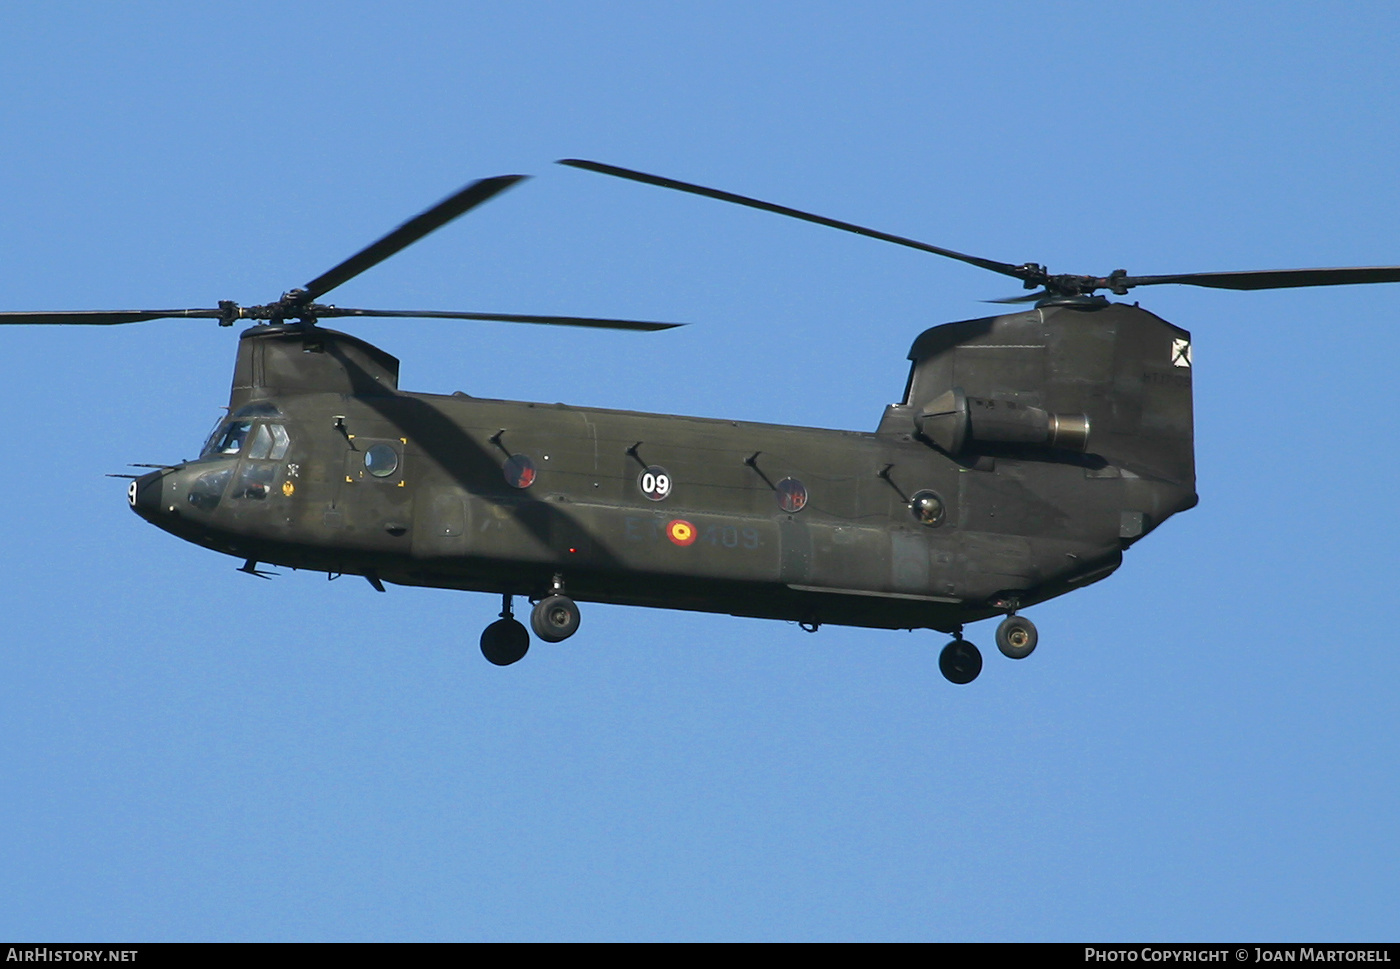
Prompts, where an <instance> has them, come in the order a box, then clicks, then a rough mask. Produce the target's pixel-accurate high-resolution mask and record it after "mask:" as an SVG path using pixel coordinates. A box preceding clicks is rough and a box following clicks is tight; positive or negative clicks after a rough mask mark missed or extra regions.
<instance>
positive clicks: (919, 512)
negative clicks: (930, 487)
mask: <svg viewBox="0 0 1400 969" xmlns="http://www.w3.org/2000/svg"><path fill="white" fill-rule="evenodd" d="M909 510H910V511H911V512H913V513H914V520H915V521H917V522H918V523H919V524H920V525H927V526H928V527H929V528H936V527H938V526H939V525H942V524H943V519H944V517H945V515H946V514H947V509H946V508H944V506H943V499H942V498H940V497H938V495H936V494H934V493H933V492H932V491H920V492H916V493H915V495H914V497H913V498H911V499H909Z"/></svg>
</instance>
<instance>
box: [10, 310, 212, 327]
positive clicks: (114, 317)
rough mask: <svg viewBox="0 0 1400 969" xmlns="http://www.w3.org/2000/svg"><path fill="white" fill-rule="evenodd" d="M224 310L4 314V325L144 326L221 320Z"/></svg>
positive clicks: (83, 311) (78, 311) (79, 311)
mask: <svg viewBox="0 0 1400 969" xmlns="http://www.w3.org/2000/svg"><path fill="white" fill-rule="evenodd" d="M220 312H221V311H220V310H216V309H212V310H200V309H194V310H74V311H72V312H61V311H60V312H40V313H10V312H5V313H0V324H6V323H15V324H19V323H23V324H26V325H29V326H43V325H50V326H58V325H62V326H71V325H86V326H112V325H114V324H118V323H144V322H145V321H146V320H167V319H180V318H190V319H206V320H207V319H218V318H219V315H220Z"/></svg>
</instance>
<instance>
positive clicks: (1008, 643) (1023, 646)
mask: <svg viewBox="0 0 1400 969" xmlns="http://www.w3.org/2000/svg"><path fill="white" fill-rule="evenodd" d="M1039 641H1040V635H1039V634H1038V633H1037V632H1036V631H1035V623H1033V622H1031V621H1030V620H1029V619H1026V618H1025V617H1023V616H1007V617H1006V618H1005V619H1003V620H1002V621H1001V625H1000V626H998V627H997V649H999V650H1001V655H1003V656H1009V657H1011V658H1012V659H1025V658H1026V657H1027V656H1029V655H1030V654H1031V653H1033V652H1035V644H1036V643H1037V642H1039Z"/></svg>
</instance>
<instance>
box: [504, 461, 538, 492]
mask: <svg viewBox="0 0 1400 969" xmlns="http://www.w3.org/2000/svg"><path fill="white" fill-rule="evenodd" d="M501 473H502V474H504V475H505V478H506V483H507V484H509V485H510V486H511V487H512V488H528V487H530V485H532V484H534V483H535V462H533V461H531V460H530V459H529V458H527V457H526V456H525V455H523V454H512V455H511V456H510V457H509V458H507V459H506V463H505V465H504V466H503V467H502V468H501Z"/></svg>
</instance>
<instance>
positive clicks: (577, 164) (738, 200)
mask: <svg viewBox="0 0 1400 969" xmlns="http://www.w3.org/2000/svg"><path fill="white" fill-rule="evenodd" d="M559 164H560V165H568V166H570V167H571V168H582V169H584V170H585V171H590V172H597V173H598V174H600V175H612V176H614V177H616V178H628V179H631V180H632V181H634V182H644V183H646V184H648V185H659V186H660V187H661V188H671V189H675V190H676V191H678V192H689V193H691V194H692V195H703V196H705V197H706V198H712V199H719V200H720V201H721V202H733V203H734V204H735V205H747V206H748V207H749V208H751V209H761V210H763V211H764V212H776V213H777V214H778V215H786V216H790V217H791V218H794V219H802V220H803V221H804V222H815V223H816V224H817V225H825V226H829V227H831V228H833V229H840V230H842V231H843V232H854V233H855V234H856V235H861V236H868V237H869V238H871V239H880V240H883V241H884V242H893V243H894V244H895V245H899V246H907V247H908V248H910V249H918V250H920V251H922V252H931V253H933V254H934V255H936V256H946V257H947V258H949V259H956V260H958V261H959V262H965V263H968V264H969V265H972V266H978V267H980V268H982V269H990V270H991V271H992V272H994V273H1001V274H1002V275H1003V276H1011V277H1012V278H1013V279H1024V278H1025V276H1024V275H1023V273H1022V272H1020V267H1019V266H1013V265H1011V264H1010V263H1005V262H997V261H995V260H993V259H983V258H982V257H981V256H969V255H967V254H966V253H963V252H955V251H954V250H952V249H944V248H942V247H941V246H934V245H929V244H928V243H927V242H919V241H918V240H917V239H906V238H905V237H904V236H896V235H891V234H890V233H888V232H880V231H879V230H877V229H868V228H866V227H865V226H862V225H855V224H853V223H850V222H841V221H838V220H837V219H828V218H827V217H826V216H824V215H814V214H812V213H811V212H803V211H802V210H800V209H790V208H788V207H787V206H786V205H775V204H773V203H772V202H764V201H762V200H761V199H755V198H749V197H748V196H747V195H735V194H734V193H733V192H724V191H720V190H719V189H717V188H706V187H705V186H703V185H693V184H691V183H690V182H681V181H677V180H676V179H674V178H665V177H663V176H661V175H648V174H647V173H646V172H637V171H633V170H631V169H630V168H618V167H617V166H616V165H605V164H603V163H602V162H595V161H587V160H585V159H582V158H563V159H560V161H559Z"/></svg>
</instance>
